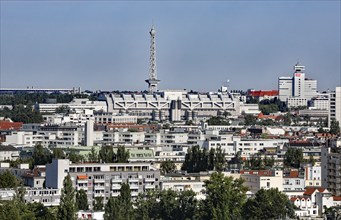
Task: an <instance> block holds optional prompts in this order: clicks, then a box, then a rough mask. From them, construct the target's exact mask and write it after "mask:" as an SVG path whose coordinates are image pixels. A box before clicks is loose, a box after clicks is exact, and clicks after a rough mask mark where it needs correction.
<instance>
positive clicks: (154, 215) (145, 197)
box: [134, 189, 199, 220]
mask: <svg viewBox="0 0 341 220" xmlns="http://www.w3.org/2000/svg"><path fill="white" fill-rule="evenodd" d="M134 205H135V206H136V208H135V218H136V219H137V220H140V219H141V220H142V219H164V220H185V219H193V218H195V217H194V216H195V215H197V214H196V213H197V211H198V210H197V207H198V201H197V199H196V198H195V193H194V192H193V191H192V190H185V191H181V192H177V191H173V190H171V189H169V190H163V191H156V190H152V191H149V192H146V193H144V194H140V195H139V197H138V198H137V200H136V202H135V204H134ZM198 217H199V216H198Z"/></svg>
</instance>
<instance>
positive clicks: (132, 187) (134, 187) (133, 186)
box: [130, 184, 139, 189]
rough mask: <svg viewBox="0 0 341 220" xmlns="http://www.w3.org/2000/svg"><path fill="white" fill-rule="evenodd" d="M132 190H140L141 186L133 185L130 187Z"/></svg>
mask: <svg viewBox="0 0 341 220" xmlns="http://www.w3.org/2000/svg"><path fill="white" fill-rule="evenodd" d="M130 189H139V185H137V184H136V185H135V184H132V185H130Z"/></svg>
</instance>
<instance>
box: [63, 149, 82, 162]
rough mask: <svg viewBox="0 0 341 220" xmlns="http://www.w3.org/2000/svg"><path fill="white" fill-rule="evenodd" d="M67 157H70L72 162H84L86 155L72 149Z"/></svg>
mask: <svg viewBox="0 0 341 220" xmlns="http://www.w3.org/2000/svg"><path fill="white" fill-rule="evenodd" d="M67 157H68V158H69V160H70V161H71V162H72V163H79V162H82V161H83V160H84V157H83V156H82V155H80V154H77V153H76V152H75V151H73V150H72V151H71V152H70V153H69V154H68V155H67Z"/></svg>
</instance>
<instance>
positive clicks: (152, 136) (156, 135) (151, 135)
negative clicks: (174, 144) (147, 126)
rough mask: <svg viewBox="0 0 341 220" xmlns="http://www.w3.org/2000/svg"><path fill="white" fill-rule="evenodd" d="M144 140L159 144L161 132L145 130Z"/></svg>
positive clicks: (148, 142)
mask: <svg viewBox="0 0 341 220" xmlns="http://www.w3.org/2000/svg"><path fill="white" fill-rule="evenodd" d="M144 141H145V143H146V144H150V145H160V144H161V134H160V132H146V133H145V134H144Z"/></svg>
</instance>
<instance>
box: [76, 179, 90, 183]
mask: <svg viewBox="0 0 341 220" xmlns="http://www.w3.org/2000/svg"><path fill="white" fill-rule="evenodd" d="M77 183H88V180H87V179H78V180H77Z"/></svg>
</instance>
